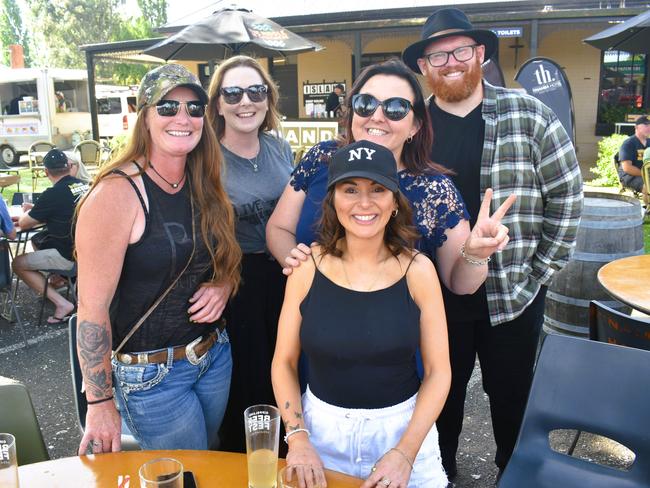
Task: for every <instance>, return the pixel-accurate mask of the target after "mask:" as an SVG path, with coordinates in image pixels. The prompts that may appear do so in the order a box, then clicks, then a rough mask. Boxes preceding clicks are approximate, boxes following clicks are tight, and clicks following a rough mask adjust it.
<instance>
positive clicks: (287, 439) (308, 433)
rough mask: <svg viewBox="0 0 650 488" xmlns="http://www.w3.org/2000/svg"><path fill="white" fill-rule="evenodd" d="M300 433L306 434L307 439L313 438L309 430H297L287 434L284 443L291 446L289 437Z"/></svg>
mask: <svg viewBox="0 0 650 488" xmlns="http://www.w3.org/2000/svg"><path fill="white" fill-rule="evenodd" d="M298 432H304V433H305V434H307V437H309V436H311V432H309V431H308V430H307V429H295V430H292V431H290V432H287V433H286V434H285V436H284V442H286V443H287V444H289V437H291V436H292V435H293V434H297V433H298Z"/></svg>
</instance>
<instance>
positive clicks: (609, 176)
mask: <svg viewBox="0 0 650 488" xmlns="http://www.w3.org/2000/svg"><path fill="white" fill-rule="evenodd" d="M627 137H628V136H626V135H624V134H612V135H611V136H609V137H603V138H602V139H601V140H600V142H599V143H598V159H597V160H596V166H594V167H592V168H589V169H590V170H591V172H592V173H593V174H595V175H597V178H596V179H595V180H593V181H591V182H589V184H590V185H594V186H618V185H619V181H618V174H617V173H616V168H615V167H614V154H616V153H617V152H618V150H619V149H620V148H621V144H623V141H624V140H625V139H627Z"/></svg>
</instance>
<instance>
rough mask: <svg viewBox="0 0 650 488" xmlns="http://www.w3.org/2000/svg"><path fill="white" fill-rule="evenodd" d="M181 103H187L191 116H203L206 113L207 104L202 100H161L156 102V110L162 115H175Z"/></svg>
mask: <svg viewBox="0 0 650 488" xmlns="http://www.w3.org/2000/svg"><path fill="white" fill-rule="evenodd" d="M181 105H185V110H186V111H187V115H189V116H190V117H197V118H198V117H203V116H204V115H205V105H204V104H203V102H201V101H200V100H190V101H189V102H179V101H178V100H160V101H159V102H158V103H157V104H156V110H157V111H158V115H160V116H161V117H173V116H174V115H176V114H177V113H178V111H179V110H180V108H181Z"/></svg>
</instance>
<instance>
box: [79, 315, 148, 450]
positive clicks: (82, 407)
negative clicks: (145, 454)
mask: <svg viewBox="0 0 650 488" xmlns="http://www.w3.org/2000/svg"><path fill="white" fill-rule="evenodd" d="M68 349H69V354H70V370H71V371H70V372H71V374H72V389H73V390H74V404H75V407H76V408H77V422H78V424H79V430H80V431H81V433H82V434H83V432H84V429H85V428H86V412H88V403H87V401H86V395H85V394H84V393H83V392H82V391H81V388H82V384H83V375H82V374H81V365H80V364H79V356H78V355H77V314H74V315H73V316H72V317H70V320H69V321H68ZM121 443H122V450H123V451H139V450H140V445H139V444H138V442H137V441H136V440H135V437H133V436H132V435H131V433H130V432H129V431H127V430H124V425H123V426H122V439H121Z"/></svg>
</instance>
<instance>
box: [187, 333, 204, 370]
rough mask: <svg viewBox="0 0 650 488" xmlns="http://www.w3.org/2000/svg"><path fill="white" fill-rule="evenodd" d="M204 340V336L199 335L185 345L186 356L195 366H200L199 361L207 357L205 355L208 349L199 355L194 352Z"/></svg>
mask: <svg viewBox="0 0 650 488" xmlns="http://www.w3.org/2000/svg"><path fill="white" fill-rule="evenodd" d="M202 340H203V336H199V337H197V338H196V339H194V340H193V341H192V342H190V343H189V344H188V345H187V346H185V357H186V358H187V360H188V361H189V362H190V364H193V365H194V366H198V365H199V363H200V362H201V361H203V358H205V355H206V354H207V353H208V352H207V351H206V352H205V354H204V355H203V356H201V357H198V356H197V355H196V353H195V352H194V347H196V346H197V345H198V344H199V343H200V342H201V341H202Z"/></svg>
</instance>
